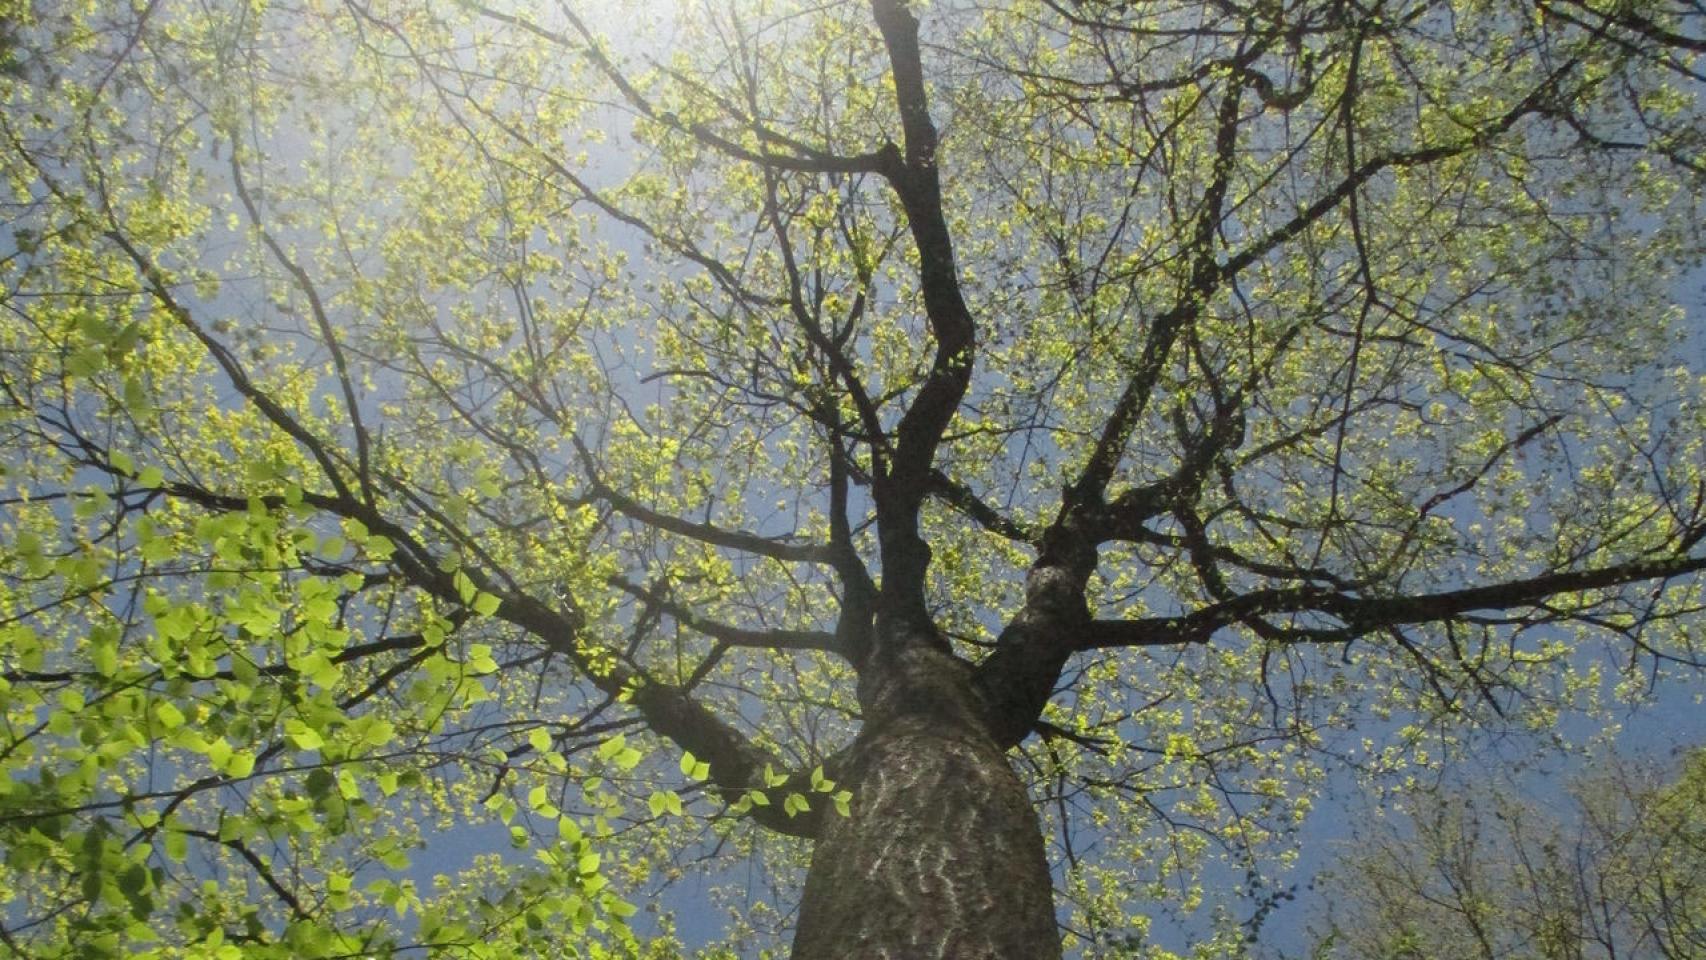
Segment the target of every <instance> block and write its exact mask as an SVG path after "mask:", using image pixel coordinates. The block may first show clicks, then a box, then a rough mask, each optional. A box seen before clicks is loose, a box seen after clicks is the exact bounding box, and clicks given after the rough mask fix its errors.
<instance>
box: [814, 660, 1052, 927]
mask: <svg viewBox="0 0 1706 960" xmlns="http://www.w3.org/2000/svg"><path fill="white" fill-rule="evenodd" d="M908 659H913V660H916V661H918V662H913V663H909V664H907V665H906V666H905V667H903V668H901V669H900V673H902V674H903V677H902V679H901V680H900V681H899V682H897V683H895V684H893V685H892V689H890V690H888V691H886V692H885V693H884V694H883V695H880V696H878V697H876V698H874V701H873V702H871V703H870V704H869V706H868V708H867V721H866V722H867V726H866V727H865V731H864V732H863V733H862V734H861V735H860V737H859V740H858V742H857V743H856V744H855V746H854V749H853V751H852V754H851V758H850V762H849V763H848V764H846V765H845V766H844V767H843V768H842V770H841V778H842V779H841V785H844V786H846V787H847V788H848V789H850V790H852V791H853V801H852V815H851V816H849V817H841V816H836V815H834V814H830V815H828V816H826V817H825V818H824V831H823V834H822V836H821V837H820V838H819V840H818V843H817V849H816V850H815V851H814V852H813V854H812V864H811V870H810V872H809V873H808V874H807V877H806V889H805V897H804V900H803V901H802V902H801V906H800V921H799V926H798V928H797V930H796V932H795V937H794V950H793V960H855V958H857V960H879V958H882V960H925V958H932V960H1021V958H1022V960H1033V958H1036V960H1049V958H1053V957H1059V956H1060V934H1059V932H1058V930H1057V928H1056V925H1055V919H1054V901H1053V884H1052V882H1051V880H1050V877H1049V871H1048V862H1047V859H1046V857H1045V855H1044V851H1043V839H1042V833H1041V829H1040V827H1039V825H1038V822H1037V816H1036V812H1035V810H1033V809H1032V807H1031V803H1030V800H1029V798H1028V797H1027V796H1026V793H1025V788H1024V786H1023V784H1021V783H1020V781H1019V778H1018V776H1017V775H1015V774H1014V772H1013V769H1012V767H1011V766H1010V765H1009V764H1008V761H1007V757H1006V755H1005V753H1004V752H1003V751H1002V750H1001V748H1000V747H998V746H997V745H996V743H995V740H994V739H993V738H992V737H991V736H990V734H989V732H988V731H987V730H986V729H985V725H984V723H983V722H982V721H981V720H980V718H979V716H978V712H977V711H976V710H975V709H973V708H974V706H975V703H976V694H975V693H974V691H973V688H972V685H971V677H970V673H969V671H968V670H966V669H965V666H964V664H963V663H960V662H958V661H955V660H954V659H953V658H952V657H951V656H950V655H947V654H941V653H936V652H932V651H912V653H911V654H910V655H909V657H908ZM871 707H875V708H877V710H878V716H876V717H874V718H873V717H872V716H870V713H869V710H870V708H871Z"/></svg>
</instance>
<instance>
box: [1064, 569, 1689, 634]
mask: <svg viewBox="0 0 1706 960" xmlns="http://www.w3.org/2000/svg"><path fill="white" fill-rule="evenodd" d="M1700 570H1706V557H1689V556H1680V557H1672V558H1669V559H1665V560H1636V561H1630V562H1628V563H1621V564H1614V565H1612V566H1609V567H1600V568H1598V569H1594V570H1566V571H1560V572H1556V573H1548V574H1542V575H1540V576H1537V577H1529V578H1527V579H1524V580H1511V581H1507V582H1505V583H1495V584H1487V585H1484V586H1478V587H1466V588H1464V589H1461V590H1447V591H1443V592H1440V593H1426V594H1417V595H1413V596H1407V597H1357V596H1352V595H1349V594H1345V593H1340V592H1337V591H1331V590H1325V589H1320V588H1315V587H1305V588H1297V589H1284V590H1258V591H1254V592H1252V593H1247V594H1243V595H1241V596H1238V597H1234V598H1232V599H1230V600H1227V601H1225V602H1222V603H1217V604H1213V605H1211V606H1207V607H1204V608H1202V609H1201V610H1197V611H1195V612H1193V613H1189V614H1185V615H1183V616H1177V617H1147V618H1144V619H1140V620H1096V621H1093V622H1092V623H1091V625H1090V628H1089V629H1088V630H1086V631H1085V632H1084V633H1083V634H1082V635H1081V640H1080V645H1079V649H1082V650H1092V649H1100V648H1107V647H1154V646H1170V645H1174V644H1184V643H1206V642H1208V641H1209V640H1210V639H1211V638H1212V637H1213V636H1214V634H1215V633H1216V632H1217V631H1219V630H1221V629H1222V628H1225V627H1228V626H1232V625H1233V624H1236V623H1255V622H1262V623H1263V625H1264V626H1265V627H1269V628H1270V629H1272V631H1273V633H1274V635H1275V636H1276V637H1278V638H1280V639H1291V640H1297V641H1312V642H1339V643H1342V642H1346V641H1350V640H1354V639H1356V638H1358V637H1361V636H1365V635H1367V634H1369V633H1372V632H1374V631H1377V630H1384V629H1388V628H1391V627H1399V626H1404V625H1406V624H1418V623H1439V622H1442V621H1448V620H1453V619H1456V618H1458V617H1460V616H1462V615H1464V614H1466V613H1470V612H1472V611H1477V610H1511V609H1518V608H1522V607H1532V606H1535V605H1537V604H1540V603H1543V602H1545V601H1546V600H1547V599H1549V598H1551V597H1555V596H1558V595H1560V594H1565V593H1574V592H1577V591H1582V590H1603V589H1608V588H1611V587H1619V586H1624V585H1627V584H1632V583H1640V582H1644V581H1650V580H1668V579H1671V578H1673V577H1679V576H1683V575H1685V574H1689V573H1695V572H1698V571H1700ZM1297 614H1318V615H1324V616H1329V617H1332V618H1334V619H1336V620H1338V621H1340V623H1341V624H1343V625H1342V626H1340V627H1327V628H1318V629H1308V628H1305V629H1289V630H1288V629H1285V628H1271V626H1270V625H1267V624H1266V618H1269V617H1274V616H1292V615H1297Z"/></svg>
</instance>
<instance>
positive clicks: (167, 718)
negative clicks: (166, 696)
mask: <svg viewBox="0 0 1706 960" xmlns="http://www.w3.org/2000/svg"><path fill="white" fill-rule="evenodd" d="M154 716H155V718H156V719H158V720H159V721H160V725H161V726H162V727H165V728H166V729H167V730H176V729H178V728H179V727H181V726H183V725H184V712H183V711H182V710H179V709H178V708H177V705H176V704H173V703H171V702H170V701H166V700H162V701H160V702H159V703H156V704H155V705H154Z"/></svg>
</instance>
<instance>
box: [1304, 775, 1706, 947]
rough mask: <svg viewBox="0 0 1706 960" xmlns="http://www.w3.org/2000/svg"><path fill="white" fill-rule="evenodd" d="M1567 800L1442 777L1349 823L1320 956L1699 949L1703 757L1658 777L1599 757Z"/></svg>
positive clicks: (1702, 929) (1705, 859)
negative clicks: (1383, 816)
mask: <svg viewBox="0 0 1706 960" xmlns="http://www.w3.org/2000/svg"><path fill="white" fill-rule="evenodd" d="M1570 799H1571V800H1573V803H1571V804H1570V809H1569V810H1568V813H1567V815H1566V816H1565V817H1559V816H1556V815H1554V814H1553V813H1552V812H1551V811H1550V810H1548V809H1547V808H1546V806H1544V805H1542V804H1539V803H1537V802H1535V800H1534V798H1533V797H1532V796H1530V797H1526V798H1525V797H1524V796H1522V795H1519V794H1516V793H1514V792H1509V791H1507V790H1505V789H1489V788H1487V787H1485V786H1484V785H1481V786H1477V785H1467V786H1459V787H1443V786H1442V787H1441V788H1439V789H1437V790H1429V791H1427V792H1425V793H1422V794H1420V795H1419V796H1418V797H1417V799H1416V803H1415V805H1414V806H1412V807H1411V808H1410V809H1409V810H1407V811H1406V812H1405V814H1403V815H1402V816H1400V817H1398V818H1396V819H1395V820H1386V821H1384V822H1381V823H1380V824H1379V825H1378V826H1375V827H1374V828H1373V829H1371V830H1368V831H1362V832H1359V834H1360V835H1359V836H1358V837H1357V839H1356V842H1355V844H1356V845H1355V852H1354V853H1351V854H1350V855H1349V856H1347V857H1346V858H1345V859H1344V861H1343V863H1342V866H1341V867H1340V868H1339V869H1338V871H1337V872H1336V876H1335V877H1334V878H1333V881H1332V882H1331V884H1330V885H1329V889H1330V890H1331V897H1330V899H1331V902H1332V904H1333V907H1332V924H1331V932H1330V933H1329V934H1328V936H1327V938H1326V939H1325V940H1324V941H1323V949H1322V950H1321V955H1323V956H1334V957H1380V958H1387V960H1390V958H1417V960H1420V958H1426V957H1482V958H1489V960H1490V958H1495V957H1536V958H1544V960H1553V958H1560V960H1562V958H1571V960H1574V958H1582V957H1631V958H1644V957H1655V958H1657V957H1663V958H1666V960H1683V958H1693V957H1701V956H1706V881H1703V880H1702V879H1701V878H1702V877H1706V829H1703V827H1702V823H1703V820H1702V812H1703V811H1706V755H1703V754H1701V753H1699V752H1696V753H1694V754H1692V755H1691V756H1689V757H1687V758H1686V759H1685V760H1684V762H1683V763H1682V764H1681V766H1680V771H1679V772H1678V771H1672V772H1671V776H1669V777H1667V778H1662V779H1661V778H1660V777H1657V776H1655V775H1654V773H1653V771H1651V770H1647V769H1642V768H1640V767H1639V766H1636V765H1634V764H1632V763H1630V762H1628V761H1622V762H1614V763H1609V764H1603V765H1601V767H1600V768H1599V769H1597V770H1595V771H1594V772H1593V773H1591V774H1589V775H1587V776H1583V777H1580V778H1579V779H1578V780H1577V781H1576V783H1575V784H1574V785H1573V787H1572V788H1571V790H1570Z"/></svg>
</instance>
